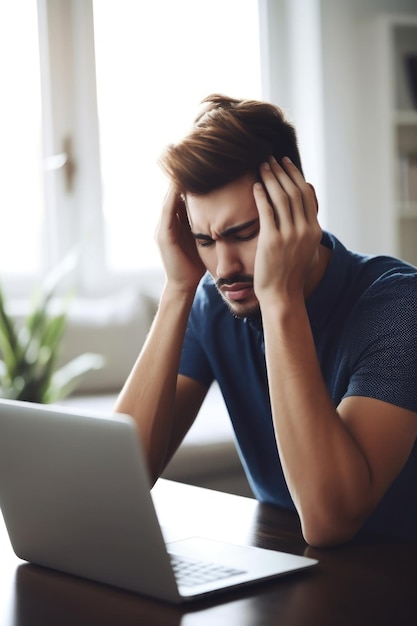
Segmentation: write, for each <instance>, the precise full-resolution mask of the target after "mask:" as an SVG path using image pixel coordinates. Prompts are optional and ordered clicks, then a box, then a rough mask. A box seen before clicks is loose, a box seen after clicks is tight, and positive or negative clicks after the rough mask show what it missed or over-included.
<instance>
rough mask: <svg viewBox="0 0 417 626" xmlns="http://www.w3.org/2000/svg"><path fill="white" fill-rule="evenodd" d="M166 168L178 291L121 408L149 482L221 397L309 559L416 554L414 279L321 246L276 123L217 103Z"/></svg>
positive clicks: (164, 242)
mask: <svg viewBox="0 0 417 626" xmlns="http://www.w3.org/2000/svg"><path fill="white" fill-rule="evenodd" d="M161 163H162V166H163V168H164V169H165V171H166V172H167V174H168V175H169V177H170V179H171V181H172V185H171V187H170V189H169V191H168V194H167V196H166V199H165V203H164V206H163V209H162V215H161V219H160V223H159V227H158V232H157V241H158V244H159V247H160V251H161V255H162V259H163V262H164V266H165V271H166V283H165V287H164V290H163V293H162V296H161V300H160V305H159V310H158V313H157V316H156V318H155V320H154V324H153V327H152V329H151V332H150V334H149V337H148V339H147V342H146V344H145V346H144V348H143V350H142V353H141V355H140V357H139V358H138V361H137V363H136V364H135V366H134V368H133V370H132V372H131V374H130V377H129V379H128V380H127V382H126V385H125V387H124V389H123V390H122V392H121V395H120V398H119V400H118V403H117V407H116V410H118V411H121V412H126V413H129V414H131V415H132V416H133V417H134V418H135V420H136V422H137V424H138V428H139V431H140V436H141V440H142V444H143V446H144V449H145V452H146V455H147V459H148V463H149V468H150V471H151V475H152V478H153V479H154V480H156V479H157V477H158V476H159V475H160V473H161V472H162V470H163V468H164V467H165V465H166V463H167V462H168V460H169V459H170V458H171V456H172V454H173V453H174V452H175V450H176V449H177V447H178V446H179V444H180V442H181V440H182V439H183V436H184V435H185V433H186V432H187V430H188V428H189V427H190V425H191V424H192V422H193V420H194V419H195V416H196V415H197V412H198V410H199V408H200V406H201V403H202V401H203V399H204V397H205V394H206V392H207V389H208V387H209V386H210V384H211V382H212V381H213V380H214V379H216V380H217V381H218V382H219V385H220V388H221V389H222V392H223V395H224V398H225V401H226V405H227V407H228V410H229V413H230V416H231V420H232V422H233V426H234V429H235V432H236V437H237V441H238V445H239V450H240V453H241V456H242V460H243V463H244V466H245V469H246V472H247V474H248V478H249V481H250V483H251V485H252V488H253V490H254V494H255V496H256V497H257V498H258V499H259V500H261V501H264V502H269V503H272V504H276V505H278V506H284V507H287V508H294V507H295V509H296V510H297V512H298V514H299V516H300V520H301V525H302V531H303V534H304V537H305V539H306V541H307V542H308V543H310V544H312V545H316V546H325V545H326V546H327V545H334V544H338V543H341V542H344V541H347V540H349V539H351V538H352V537H353V536H355V535H356V534H357V533H358V532H359V531H363V530H372V531H377V532H382V533H390V534H393V535H396V536H400V537H404V538H408V539H410V538H411V539H415V538H417V498H416V497H415V488H416V484H417V447H416V444H415V441H416V434H417V359H416V353H417V311H416V302H417V298H416V295H417V270H416V268H414V267H412V266H409V265H407V264H405V263H403V262H401V261H399V260H396V259H391V258H388V257H373V258H372V257H365V256H360V255H358V254H354V253H351V252H349V251H347V250H346V249H345V248H344V247H343V246H342V244H341V243H340V242H339V241H338V240H337V239H336V238H335V237H333V236H332V235H330V234H329V233H322V231H321V229H320V226H319V224H318V221H317V208H318V207H317V201H316V197H315V193H314V190H313V188H312V186H311V185H309V184H307V183H306V182H305V180H304V177H303V175H302V170H301V163H300V157H299V153H298V148H297V143H296V136H295V131H294V129H293V127H292V126H291V125H290V124H289V123H288V122H287V121H286V120H285V119H284V117H283V115H282V112H281V111H280V110H279V109H277V108H276V107H273V106H272V105H269V104H267V103H262V102H254V101H245V100H235V99H232V98H227V97H224V96H219V95H214V96H210V97H209V98H207V99H206V100H205V101H204V103H203V108H202V111H201V112H200V113H199V115H198V117H197V119H196V121H195V123H194V126H193V127H192V129H191V130H190V132H189V134H188V135H187V136H186V137H185V138H184V139H183V141H181V142H179V143H178V144H177V145H173V146H170V147H169V148H168V149H167V151H166V153H165V154H164V155H163V158H162V160H161ZM206 270H207V272H206Z"/></svg>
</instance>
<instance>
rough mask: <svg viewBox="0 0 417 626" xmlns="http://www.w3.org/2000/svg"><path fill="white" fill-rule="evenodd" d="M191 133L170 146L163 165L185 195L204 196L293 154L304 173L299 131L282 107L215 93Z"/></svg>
mask: <svg viewBox="0 0 417 626" xmlns="http://www.w3.org/2000/svg"><path fill="white" fill-rule="evenodd" d="M201 104H202V108H201V111H200V112H199V114H198V116H197V117H196V119H195V120H194V124H193V126H192V128H191V130H190V132H189V133H188V134H187V135H186V136H185V137H184V138H183V139H182V140H181V141H180V142H178V143H176V144H171V145H169V146H168V147H167V148H166V150H165V152H164V153H163V154H162V156H161V158H160V160H159V163H160V165H161V167H162V169H163V170H164V172H165V173H166V174H167V175H168V176H169V178H170V179H171V180H172V181H173V182H175V183H176V184H177V185H178V188H179V190H180V191H181V192H182V193H187V192H188V193H193V194H196V195H204V194H206V193H209V192H210V191H214V190H215V189H219V188H220V187H223V186H224V185H226V184H228V183H231V182H233V181H235V180H236V179H238V178H240V177H241V176H243V175H245V174H248V173H252V172H253V173H254V174H255V175H257V174H258V169H259V166H260V164H261V163H262V162H263V161H266V160H267V159H268V157H269V156H270V155H273V156H274V157H275V158H276V159H277V161H280V160H281V159H282V158H283V157H284V156H289V157H290V159H291V160H292V161H293V163H295V165H296V166H297V167H298V168H299V169H300V170H301V171H302V167H301V160H300V155H299V152H298V146H297V137H296V132H295V129H294V127H293V126H292V125H291V124H290V123H289V122H288V121H287V120H286V119H285V116H284V114H283V112H282V111H281V109H279V108H278V107H276V106H274V105H272V104H268V103H267V102H260V101H256V100H237V99H234V98H229V97H227V96H223V95H219V94H213V95H211V96H208V97H207V98H205V99H204V100H203V101H202V103H201Z"/></svg>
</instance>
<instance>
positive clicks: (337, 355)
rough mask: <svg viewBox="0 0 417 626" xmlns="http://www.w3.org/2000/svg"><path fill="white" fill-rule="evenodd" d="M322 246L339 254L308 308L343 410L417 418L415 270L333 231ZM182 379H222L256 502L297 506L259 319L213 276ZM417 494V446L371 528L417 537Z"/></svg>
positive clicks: (192, 326) (200, 297)
mask: <svg viewBox="0 0 417 626" xmlns="http://www.w3.org/2000/svg"><path fill="white" fill-rule="evenodd" d="M322 244H323V245H325V246H327V247H328V248H330V249H331V250H332V251H333V254H332V257H331V260H330V263H329V265H328V267H327V270H326V273H325V275H324V277H323V279H322V280H321V282H320V284H319V285H318V287H317V288H316V290H315V291H314V293H313V294H312V295H311V296H310V298H309V299H308V301H307V310H308V315H309V319H310V324H311V329H312V332H313V336H314V341H315V346H316V350H317V354H318V358H319V362H320V366H321V371H322V374H323V378H324V381H325V383H326V386H327V389H328V392H329V394H330V396H331V398H332V400H333V403H334V405H335V407H337V406H338V404H339V403H340V402H341V400H342V399H343V398H344V397H347V396H367V397H371V398H377V399H379V400H383V401H385V402H389V403H391V404H394V405H397V406H400V407H403V408H406V409H410V410H412V411H416V412H417V269H416V268H415V267H413V266H410V265H407V264H406V263H404V262H402V261H400V260H398V259H394V258H391V257H383V256H378V257H377V256H374V257H372V256H363V255H359V254H356V253H353V252H350V251H348V250H346V248H344V246H343V245H342V244H341V243H340V242H339V241H338V240H337V239H336V238H335V237H334V236H332V235H330V234H329V233H324V234H323V240H322ZM180 373H181V374H184V375H185V376H189V377H190V378H193V379H195V380H197V381H199V382H201V383H203V384H204V385H206V386H207V387H208V386H210V384H211V383H212V381H213V380H217V382H218V384H219V386H220V388H221V390H222V393H223V396H224V399H225V403H226V406H227V409H228V411H229V414H230V418H231V421H232V424H233V428H234V431H235V435H236V439H237V444H238V450H239V453H240V456H241V459H242V463H243V466H244V468H245V471H246V474H247V476H248V480H249V482H250V484H251V487H252V489H253V492H254V494H255V496H256V498H257V499H258V500H260V501H261V502H268V503H271V504H275V505H278V506H283V507H285V508H290V509H294V508H295V507H294V504H293V502H292V499H291V496H290V493H289V491H288V488H287V485H286V482H285V478H284V475H283V472H282V468H281V464H280V459H279V455H278V451H277V446H276V440H275V434H274V428H273V423H272V415H271V406H270V399H269V393H268V383H267V373H266V363H265V347H264V338H263V330H262V323H261V318H260V314H259V315H258V316H256V317H254V318H243V319H238V318H236V317H234V316H233V315H232V314H231V313H230V311H229V309H228V307H227V305H226V304H225V302H224V301H223V299H222V298H221V296H220V295H219V294H218V292H217V289H216V286H215V284H214V281H213V279H212V277H211V276H210V275H209V274H206V276H205V277H204V278H203V279H202V281H201V283H200V285H199V288H198V290H197V293H196V297H195V300H194V304H193V307H192V311H191V313H190V317H189V322H188V327H187V331H186V335H185V340H184V346H183V353H182V359H181V364H180ZM416 419H417V417H416ZM416 488H417V444H415V445H414V448H413V450H412V452H411V454H410V457H409V459H408V462H407V464H406V465H405V467H404V469H403V470H402V472H401V473H400V475H399V476H398V478H397V479H396V480H395V481H394V483H393V484H392V486H391V487H390V489H389V490H388V492H387V494H386V495H385V497H384V498H383V500H382V501H381V503H380V505H379V506H378V507H377V509H376V510H375V511H374V513H373V514H372V515H371V517H370V518H369V520H368V521H367V522H366V524H365V525H364V529H366V530H372V531H376V532H382V533H388V534H393V535H396V536H400V537H404V538H411V539H417V498H416Z"/></svg>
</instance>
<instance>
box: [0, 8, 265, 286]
mask: <svg viewBox="0 0 417 626" xmlns="http://www.w3.org/2000/svg"><path fill="white" fill-rule="evenodd" d="M23 4H24V9H23ZM36 8H37V11H36ZM16 34H17V36H16ZM38 34H39V39H38V40H37V36H38ZM0 49H1V51H2V59H7V63H4V62H3V63H2V81H3V89H2V94H3V96H2V109H1V113H2V115H1V116H0V132H1V135H0V136H1V137H2V141H1V142H0V166H1V171H2V185H1V188H0V207H1V209H0V210H1V214H2V223H3V225H4V224H7V228H4V227H3V237H2V245H1V246H0V280H1V281H2V282H6V283H7V284H8V287H10V288H11V290H12V291H14V292H17V291H19V286H20V288H22V285H23V286H24V291H23V293H24V294H27V288H28V285H29V284H30V282H28V281H30V280H31V281H32V283H33V282H38V281H39V279H40V276H41V275H42V274H43V273H45V272H46V271H48V270H50V269H51V268H54V267H55V266H56V265H57V264H58V263H59V262H60V261H61V260H62V259H63V258H65V257H66V255H67V254H68V253H69V252H71V251H73V250H74V249H76V252H77V256H76V258H77V269H76V272H75V273H74V279H73V282H74V285H75V286H76V287H77V290H78V292H81V293H82V292H84V293H93V292H94V291H96V292H97V291H100V292H101V291H107V290H109V289H111V288H112V286H113V285H120V284H121V282H123V280H125V279H126V280H129V279H131V277H132V274H133V275H134V276H135V280H137V277H138V272H140V271H141V270H144V271H145V273H147V272H148V271H149V270H150V268H152V267H156V266H158V265H159V255H158V252H157V250H156V246H155V245H154V242H153V233H154V230H155V226H156V222H157V218H158V215H159V210H160V205H161V202H162V199H163V196H164V194H165V191H166V185H167V183H166V181H165V180H164V179H163V177H162V174H161V172H160V170H159V167H158V165H157V162H156V161H157V157H158V156H159V154H160V153H161V151H162V149H163V147H164V146H165V145H166V144H167V143H169V142H170V141H172V140H173V139H175V138H177V137H178V136H180V135H181V134H182V133H183V131H184V130H185V129H186V128H187V127H188V125H189V124H190V123H191V121H192V118H193V116H194V115H195V112H196V109H197V106H198V103H199V102H200V100H201V99H202V98H203V97H204V96H206V95H207V94H209V93H211V92H214V91H217V92H224V93H227V94H229V95H235V96H238V97H240V96H242V97H254V98H257V97H260V95H261V86H260V83H261V79H260V60H259V36H258V2H257V0H210V2H203V1H201V2H200V1H199V2H196V1H195V0H176V1H175V2H172V0H153V1H152V2H138V1H137V0H118V1H117V2H115V1H114V0H98V1H93V0H82V2H80V1H79V0H38V1H37V4H36V3H34V2H29V3H26V2H25V3H22V2H21V1H20V0H17V1H16V2H7V3H1V6H0ZM41 103H42V106H41ZM41 110H42V120H43V123H42V125H41ZM4 173H6V175H4ZM5 233H7V234H6V235H5ZM21 291H22V289H21Z"/></svg>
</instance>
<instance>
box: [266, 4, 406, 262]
mask: <svg viewBox="0 0 417 626" xmlns="http://www.w3.org/2000/svg"><path fill="white" fill-rule="evenodd" d="M260 4H261V7H262V9H263V12H264V14H266V13H268V18H269V21H268V38H267V39H266V40H265V41H264V48H266V49H264V50H263V57H264V59H265V60H266V62H269V69H270V70H271V72H270V75H269V77H265V78H264V90H265V97H267V98H270V99H271V101H272V102H274V103H276V104H278V105H279V106H283V107H284V108H285V109H286V110H287V111H288V113H289V115H290V117H291V119H292V120H293V121H294V123H295V125H296V126H297V128H298V131H299V140H300V148H301V151H302V157H303V162H304V168H305V170H306V175H307V177H308V178H309V180H310V182H312V183H313V184H314V185H315V187H316V189H317V192H318V196H319V201H320V205H321V211H320V214H321V216H322V217H321V221H322V224H323V226H324V227H325V228H328V229H329V230H330V231H332V232H333V233H334V234H335V235H336V236H338V237H340V239H342V240H343V242H344V243H345V244H346V245H348V246H349V247H351V248H353V249H357V250H361V251H364V252H370V253H378V252H385V253H394V252H395V250H394V240H395V238H394V237H393V234H392V224H391V223H390V219H389V218H390V213H391V211H392V210H393V209H392V206H390V202H391V199H390V197H389V193H388V191H387V190H388V189H389V187H388V181H387V180H386V178H387V171H388V163H389V155H388V154H387V152H388V151H389V145H390V144H389V136H390V135H389V133H390V131H389V129H388V128H387V119H386V109H387V106H388V103H387V102H384V98H385V96H386V92H384V87H386V73H387V71H388V67H386V59H383V58H381V47H380V24H379V21H380V17H381V16H382V15H387V14H396V15H399V14H409V15H412V14H413V15H416V16H417V0H260ZM265 21H266V18H265V17H264V23H265ZM261 26H262V24H261ZM283 33H285V34H283ZM303 85H304V86H305V88H304V89H303Z"/></svg>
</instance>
